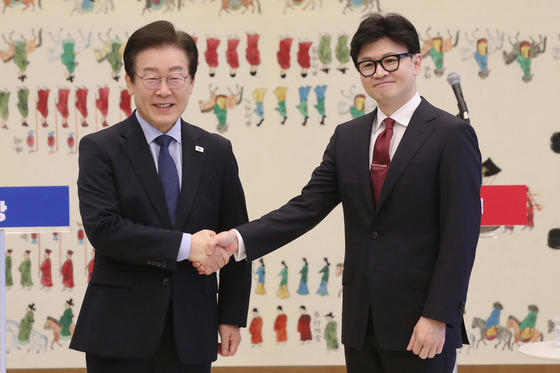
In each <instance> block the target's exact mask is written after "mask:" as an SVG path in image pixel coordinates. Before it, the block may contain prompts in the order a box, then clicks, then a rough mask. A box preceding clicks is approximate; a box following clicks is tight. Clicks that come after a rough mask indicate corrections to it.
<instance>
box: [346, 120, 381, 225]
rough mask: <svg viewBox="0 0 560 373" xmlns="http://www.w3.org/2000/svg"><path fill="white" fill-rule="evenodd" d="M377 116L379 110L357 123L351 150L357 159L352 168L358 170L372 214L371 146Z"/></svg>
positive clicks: (366, 201)
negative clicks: (374, 120) (372, 130)
mask: <svg viewBox="0 0 560 373" xmlns="http://www.w3.org/2000/svg"><path fill="white" fill-rule="evenodd" d="M376 115H377V109H375V110H374V111H373V112H371V113H369V114H366V115H363V116H361V117H360V118H359V122H358V123H356V127H355V133H354V134H353V135H352V140H353V144H352V148H351V149H352V150H353V153H354V158H355V159H354V161H355V164H354V165H353V166H352V167H355V169H356V170H358V172H357V175H358V178H359V182H360V185H363V186H364V187H363V188H362V190H363V192H364V198H365V203H366V205H367V206H368V209H369V210H370V212H371V213H372V214H373V210H374V202H373V190H372V187H371V178H370V176H369V145H370V142H371V128H372V126H373V119H374V118H375V116H376Z"/></svg>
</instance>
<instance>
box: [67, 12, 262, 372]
mask: <svg viewBox="0 0 560 373" xmlns="http://www.w3.org/2000/svg"><path fill="white" fill-rule="evenodd" d="M197 61H198V52H197V48H196V44H195V42H194V40H193V39H192V38H191V37H190V36H189V35H188V34H186V33H184V32H182V31H176V30H175V28H174V27H173V25H172V24H171V23H169V22H165V21H158V22H154V23H151V24H149V25H147V26H144V27H142V28H140V29H138V30H137V31H135V32H134V33H133V34H132V35H131V36H130V38H129V39H128V42H127V45H126V49H125V52H124V65H125V70H126V82H127V86H128V90H129V93H130V94H132V95H134V99H135V103H136V108H137V110H135V112H134V113H133V114H132V115H131V116H130V117H128V118H127V119H126V120H124V121H122V122H120V123H118V124H116V125H114V126H112V127H110V128H108V129H105V130H102V131H99V132H97V133H94V134H91V135H88V136H86V137H84V138H83V139H82V141H81V143H80V158H79V166H80V171H79V177H78V196H79V199H80V212H81V215H82V219H83V224H84V227H85V231H86V233H87V236H88V239H89V240H90V242H91V244H92V245H93V247H95V249H96V257H95V264H94V269H93V274H92V277H91V281H90V282H89V284H88V288H87V292H86V295H85V298H84V301H83V304H82V308H81V311H80V315H79V318H78V322H77V325H76V330H75V333H74V336H73V339H72V343H71V346H70V347H71V348H73V349H76V350H79V351H85V352H86V362H87V366H88V372H90V373H91V372H94V373H95V372H102V373H108V372H109V373H110V372H115V373H117V372H118V373H123V372H131V373H132V372H134V373H143V372H153V373H168V372H169V373H170V372H185V373H202V372H204V373H209V372H210V365H211V362H212V361H215V360H216V358H217V353H218V352H219V353H220V354H221V355H224V356H231V355H233V354H235V352H236V350H237V347H238V345H239V342H240V340H241V337H240V332H239V327H240V326H246V322H247V310H248V304H249V292H250V281H251V274H250V266H248V265H247V264H246V263H243V262H238V263H236V262H233V261H232V262H231V263H229V264H227V265H226V266H225V267H223V268H222V270H221V271H220V282H219V287H218V281H217V278H216V275H211V276H200V275H199V274H198V272H197V271H196V270H195V269H194V268H193V266H192V265H191V263H189V262H188V261H187V259H188V260H195V259H198V260H203V261H204V262H205V263H206V258H207V256H206V253H205V252H204V250H205V249H206V244H207V242H208V241H209V239H210V238H211V237H212V236H213V235H214V232H213V231H209V230H202V229H203V228H208V229H212V230H216V231H217V230H222V229H229V228H232V227H234V226H237V225H239V224H243V223H245V222H247V220H248V218H247V211H246V207H245V197H244V193H243V189H242V187H241V182H240V180H239V177H238V168H237V163H236V160H235V157H234V155H233V151H232V147H231V144H230V142H229V141H227V140H226V139H224V138H223V137H221V136H219V135H216V134H211V133H208V132H206V131H204V130H202V129H201V128H198V127H195V126H193V125H191V124H189V123H187V122H185V121H183V120H182V119H181V115H182V114H183V112H184V110H185V108H186V107H187V104H188V100H189V96H190V94H191V93H192V90H193V85H194V79H195V74H196V68H197ZM160 139H167V140H165V141H163V142H161V143H160ZM167 142H168V143H167ZM166 150H167V151H166ZM162 174H165V175H167V176H166V177H168V178H167V179H166V180H160V178H161V177H162ZM170 175H172V176H171V179H170V178H169V177H170ZM169 187H173V188H172V190H171V189H169ZM194 232H197V233H194ZM191 233H192V234H191ZM216 253H217V255H216V254H214V255H215V256H219V258H213V259H216V261H217V262H220V261H221V262H220V265H223V264H225V263H226V261H227V260H228V259H229V255H227V254H226V253H225V252H223V254H226V255H223V256H221V255H220V254H222V253H220V252H219V251H218V252H216ZM208 267H209V268H213V269H217V267H215V268H214V267H212V265H211V264H208ZM218 334H219V336H220V339H221V347H218V346H219V345H218ZM218 349H219V351H218Z"/></svg>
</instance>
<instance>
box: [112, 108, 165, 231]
mask: <svg viewBox="0 0 560 373" xmlns="http://www.w3.org/2000/svg"><path fill="white" fill-rule="evenodd" d="M125 123H126V125H125V126H123V129H122V131H121V136H122V138H123V140H122V142H121V146H122V148H123V151H124V153H125V155H126V156H127V158H128V160H129V162H130V164H131V165H132V168H133V169H134V171H135V172H136V174H137V175H138V179H139V181H140V184H141V185H142V187H143V188H144V189H145V191H146V195H147V196H148V198H149V199H150V201H151V203H152V206H153V207H154V210H155V212H156V213H157V214H158V216H159V217H160V218H161V220H162V222H163V223H164V226H167V227H171V219H170V218H169V212H168V211H167V205H166V202H165V195H164V193H163V187H162V186H161V181H160V179H159V177H158V174H157V171H156V166H155V163H154V159H153V157H152V153H150V147H149V145H148V143H147V142H146V137H145V136H144V132H142V128H141V127H140V124H139V123H138V120H137V119H136V116H135V115H131V116H130V117H128V119H127V120H126V122H125Z"/></svg>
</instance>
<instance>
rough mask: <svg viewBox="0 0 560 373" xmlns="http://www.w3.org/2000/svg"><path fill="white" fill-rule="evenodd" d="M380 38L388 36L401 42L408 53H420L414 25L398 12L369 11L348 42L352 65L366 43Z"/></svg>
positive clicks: (396, 41)
mask: <svg viewBox="0 0 560 373" xmlns="http://www.w3.org/2000/svg"><path fill="white" fill-rule="evenodd" d="M382 38H389V39H391V40H392V41H394V42H395V43H397V44H403V45H405V46H406V47H407V49H408V52H410V53H420V39H419V38H418V32H417V31H416V28H415V27H414V25H413V24H412V23H411V22H410V21H409V20H408V19H406V18H405V17H403V16H402V15H400V14H398V13H388V14H387V15H385V16H384V15H382V14H380V13H371V14H368V15H366V16H365V17H364V18H363V19H362V22H360V25H359V26H358V30H357V31H356V33H355V34H354V36H353V37H352V41H351V42H350V57H352V61H353V62H354V65H355V64H356V63H357V62H358V61H357V59H358V54H359V53H360V50H361V49H362V47H363V46H364V45H366V44H371V43H374V42H376V41H378V40H380V39H382Z"/></svg>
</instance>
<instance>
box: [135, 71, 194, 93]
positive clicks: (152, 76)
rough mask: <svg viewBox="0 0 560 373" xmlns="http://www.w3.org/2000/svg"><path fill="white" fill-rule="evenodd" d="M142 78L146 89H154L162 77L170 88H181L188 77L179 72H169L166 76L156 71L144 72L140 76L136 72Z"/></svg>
mask: <svg viewBox="0 0 560 373" xmlns="http://www.w3.org/2000/svg"><path fill="white" fill-rule="evenodd" d="M136 76H137V77H139V78H140V79H141V80H142V84H144V87H146V88H147V89H151V90H153V89H156V88H157V87H159V85H160V84H161V81H162V79H165V80H166V81H167V86H168V87H169V88H170V89H181V88H183V86H184V85H185V81H186V80H187V78H188V77H189V76H188V75H183V74H179V73H172V74H169V75H168V76H167V77H163V76H159V75H158V74H156V73H148V74H144V76H140V75H138V74H136Z"/></svg>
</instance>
